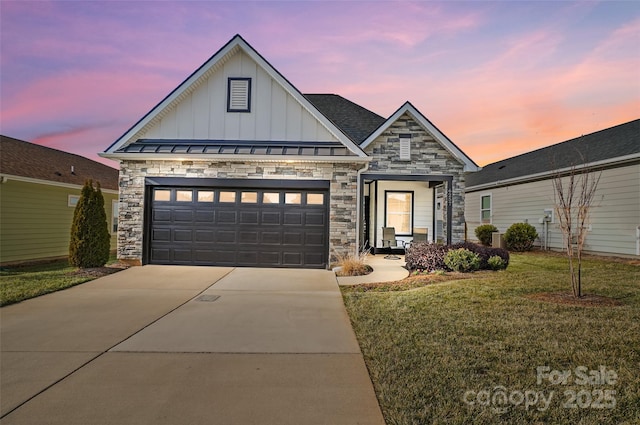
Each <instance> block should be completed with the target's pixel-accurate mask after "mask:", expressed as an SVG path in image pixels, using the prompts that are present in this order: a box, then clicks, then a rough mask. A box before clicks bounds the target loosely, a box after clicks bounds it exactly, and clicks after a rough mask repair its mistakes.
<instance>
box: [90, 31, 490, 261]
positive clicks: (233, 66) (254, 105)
mask: <svg viewBox="0 0 640 425" xmlns="http://www.w3.org/2000/svg"><path fill="white" fill-rule="evenodd" d="M101 155H102V156H103V157H106V158H111V159H115V160H118V161H119V162H120V210H119V226H118V257H119V258H120V259H121V260H123V261H127V262H129V263H132V264H185V265H221V266H254V267H307V268H326V267H328V266H329V264H330V261H332V259H333V258H334V257H335V256H336V255H341V254H348V253H355V252H356V251H357V250H358V249H359V248H360V247H363V246H365V245H369V246H372V247H374V248H380V247H382V246H383V242H382V227H394V228H395V230H396V234H397V236H398V238H402V239H404V240H411V239H412V236H413V234H414V229H416V228H420V229H423V228H426V229H428V231H429V232H428V234H429V238H430V239H431V240H435V238H436V237H438V238H441V239H442V240H445V241H451V242H455V241H459V240H462V239H463V238H464V196H463V194H464V184H465V183H464V179H465V173H466V172H469V171H477V169H478V167H477V166H476V164H475V163H474V162H473V161H472V160H471V159H470V158H469V157H467V156H466V155H465V154H464V153H463V152H462V151H461V150H460V149H459V148H458V147H457V146H456V145H455V144H454V143H453V142H451V141H450V140H449V139H448V138H447V137H446V136H445V135H444V134H443V133H442V132H441V131H440V130H438V129H437V128H436V127H435V126H434V125H433V124H432V123H431V122H430V121H429V120H428V119H427V118H425V117H424V116H423V115H422V114H421V113H420V112H419V111H418V110H416V108H415V107H413V105H411V104H410V103H408V102H407V103H405V104H404V105H402V106H401V107H400V108H399V109H398V110H397V111H396V112H395V113H394V114H393V115H392V116H391V117H389V118H384V117H381V116H379V115H377V114H375V113H373V112H371V111H368V110H367V109H365V108H363V107H361V106H359V105H356V104H355V103H353V102H350V101H349V100H347V99H344V98H342V97H340V96H337V95H333V94H310V95H303V94H302V93H301V92H300V91H299V90H298V89H297V88H295V87H294V86H293V85H292V84H291V83H290V82H289V81H288V80H287V79H286V78H285V77H284V76H282V75H281V74H280V73H279V72H278V71H277V70H276V69H275V68H274V67H273V66H272V65H271V64H270V63H269V62H267V61H266V60H265V59H264V58H263V57H262V56H261V55H260V54H259V53H258V52H257V51H256V50H254V49H253V48H252V47H251V46H250V45H249V44H248V43H247V42H246V41H245V40H244V39H243V38H242V37H240V36H239V35H238V36H235V37H234V38H233V39H231V40H230V41H229V42H228V43H227V44H226V45H225V46H223V47H222V48H221V49H220V50H219V51H218V52H217V53H215V54H214V55H213V56H212V57H211V58H210V59H209V60H208V61H207V62H205V63H204V64H203V65H202V66H201V67H200V68H199V69H197V70H196V71H195V72H194V73H193V74H192V75H191V76H189V77H188V78H187V79H186V80H185V81H184V82H183V83H182V84H180V85H179V86H178V87H177V88H176V89H175V90H174V91H173V92H171V93H170V94H169V95H168V96H167V97H166V98H165V99H164V100H162V101H161V102H160V103H159V104H158V105H156V106H155V107H154V108H153V109H152V110H151V111H150V112H149V113H148V114H147V115H145V116H144V117H142V118H141V119H140V120H139V121H138V122H137V123H136V124H135V125H134V126H133V127H131V128H130V129H129V130H128V131H127V132H126V133H125V134H124V135H122V136H121V137H120V138H119V139H118V140H116V141H115V142H114V143H113V144H112V145H111V146H109V148H107V149H106V151H105V152H104V153H102V154H101ZM436 190H437V191H439V192H441V193H445V194H446V197H443V198H442V199H446V202H440V203H439V205H440V208H441V209H440V210H439V211H438V207H437V205H436V204H438V203H437V202H436V201H435V200H436ZM436 217H442V218H441V222H442V225H441V230H440V233H442V234H441V235H436V234H435V233H436V231H437V229H436V228H437V226H436Z"/></svg>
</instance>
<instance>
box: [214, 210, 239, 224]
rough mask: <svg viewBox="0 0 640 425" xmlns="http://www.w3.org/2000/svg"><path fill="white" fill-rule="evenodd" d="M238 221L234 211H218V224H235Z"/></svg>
mask: <svg viewBox="0 0 640 425" xmlns="http://www.w3.org/2000/svg"><path fill="white" fill-rule="evenodd" d="M237 221H238V213H237V212H236V211H219V212H218V220H217V223H218V224H236V223H237Z"/></svg>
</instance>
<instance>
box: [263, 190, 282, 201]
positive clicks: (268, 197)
mask: <svg viewBox="0 0 640 425" xmlns="http://www.w3.org/2000/svg"><path fill="white" fill-rule="evenodd" d="M262 203H263V204H279V203H280V194H279V193H278V192H264V193H263V194H262Z"/></svg>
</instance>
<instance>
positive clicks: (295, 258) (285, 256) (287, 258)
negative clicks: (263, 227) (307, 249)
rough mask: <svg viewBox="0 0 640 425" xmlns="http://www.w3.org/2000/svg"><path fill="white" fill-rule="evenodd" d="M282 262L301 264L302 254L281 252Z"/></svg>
mask: <svg viewBox="0 0 640 425" xmlns="http://www.w3.org/2000/svg"><path fill="white" fill-rule="evenodd" d="M282 263H283V264H284V265H287V266H302V254H301V253H300V252H283V253H282Z"/></svg>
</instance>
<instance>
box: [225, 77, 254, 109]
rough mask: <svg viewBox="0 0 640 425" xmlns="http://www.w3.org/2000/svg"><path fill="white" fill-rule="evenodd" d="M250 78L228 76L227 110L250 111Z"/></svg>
mask: <svg viewBox="0 0 640 425" xmlns="http://www.w3.org/2000/svg"><path fill="white" fill-rule="evenodd" d="M250 110H251V78H229V84H228V93H227V112H250Z"/></svg>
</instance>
